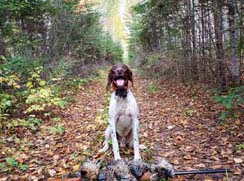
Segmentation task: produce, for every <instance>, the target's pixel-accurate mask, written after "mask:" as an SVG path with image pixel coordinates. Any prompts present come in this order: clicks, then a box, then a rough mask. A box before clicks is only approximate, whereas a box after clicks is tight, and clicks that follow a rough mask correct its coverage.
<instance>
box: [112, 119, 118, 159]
mask: <svg viewBox="0 0 244 181" xmlns="http://www.w3.org/2000/svg"><path fill="white" fill-rule="evenodd" d="M115 122H116V120H115V119H111V120H110V126H111V127H110V128H111V138H112V146H113V153H114V160H120V159H121V157H120V154H119V144H118V140H117V135H116V126H115Z"/></svg>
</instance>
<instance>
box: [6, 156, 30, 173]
mask: <svg viewBox="0 0 244 181" xmlns="http://www.w3.org/2000/svg"><path fill="white" fill-rule="evenodd" d="M6 163H7V164H8V165H9V166H10V168H11V169H13V168H18V169H20V170H21V171H26V170H27V169H28V165H26V164H22V163H19V162H17V161H16V160H15V159H14V158H13V157H8V158H6Z"/></svg>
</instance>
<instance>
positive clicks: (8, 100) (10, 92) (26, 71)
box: [0, 57, 65, 130]
mask: <svg viewBox="0 0 244 181" xmlns="http://www.w3.org/2000/svg"><path fill="white" fill-rule="evenodd" d="M42 74H43V67H42V66H40V61H39V60H37V61H32V63H29V60H27V59H24V58H21V57H18V58H11V59H5V62H4V64H1V65H0V81H1V85H2V87H1V89H0V98H1V101H0V108H1V109H0V117H1V118H3V119H1V120H7V118H9V119H10V120H8V122H6V123H7V124H6V125H7V127H8V128H14V127H18V126H23V127H30V128H31V129H32V130H35V129H36V126H39V125H40V123H41V122H42V120H41V119H38V118H37V117H35V115H38V114H40V113H48V111H49V110H50V108H51V107H54V106H59V107H64V106H65V101H63V100H62V99H61V98H60V97H58V96H57V93H56V92H55V91H54V90H55V89H54V86H51V85H49V83H48V82H47V81H46V80H45V79H43V78H42V77H41V75H42ZM14 114H16V115H17V116H19V117H22V118H18V117H16V118H15V116H13V115H14ZM28 115H30V116H28ZM1 124H2V126H3V125H4V124H5V123H3V122H1Z"/></svg>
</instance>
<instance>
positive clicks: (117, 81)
mask: <svg viewBox="0 0 244 181" xmlns="http://www.w3.org/2000/svg"><path fill="white" fill-rule="evenodd" d="M116 83H117V85H118V86H123V85H124V80H123V79H118V80H116Z"/></svg>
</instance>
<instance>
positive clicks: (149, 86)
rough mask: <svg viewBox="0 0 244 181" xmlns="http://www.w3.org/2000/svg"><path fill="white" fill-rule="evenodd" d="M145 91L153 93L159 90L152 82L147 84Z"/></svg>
mask: <svg viewBox="0 0 244 181" xmlns="http://www.w3.org/2000/svg"><path fill="white" fill-rule="evenodd" d="M146 89H147V91H148V92H150V93H153V94H156V93H159V92H160V91H161V90H160V88H159V87H158V86H156V85H154V84H149V85H148V86H147V87H146Z"/></svg>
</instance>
